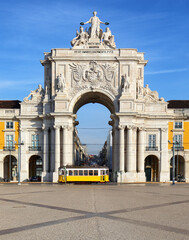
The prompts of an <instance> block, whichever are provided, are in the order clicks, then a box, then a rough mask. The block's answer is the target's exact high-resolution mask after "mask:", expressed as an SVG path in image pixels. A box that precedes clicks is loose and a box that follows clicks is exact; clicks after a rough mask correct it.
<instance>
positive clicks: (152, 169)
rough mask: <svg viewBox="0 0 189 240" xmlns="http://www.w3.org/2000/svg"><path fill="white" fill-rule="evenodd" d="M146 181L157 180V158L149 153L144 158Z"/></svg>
mask: <svg viewBox="0 0 189 240" xmlns="http://www.w3.org/2000/svg"><path fill="white" fill-rule="evenodd" d="M145 175H146V182H158V181H159V159H158V158H157V157H156V156H155V155H149V156H147V157H146V158H145Z"/></svg>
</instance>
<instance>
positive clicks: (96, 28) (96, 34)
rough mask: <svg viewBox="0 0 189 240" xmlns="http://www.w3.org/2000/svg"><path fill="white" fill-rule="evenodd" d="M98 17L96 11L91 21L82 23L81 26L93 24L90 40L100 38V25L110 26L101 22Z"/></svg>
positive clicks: (90, 30)
mask: <svg viewBox="0 0 189 240" xmlns="http://www.w3.org/2000/svg"><path fill="white" fill-rule="evenodd" d="M96 15H97V12H96V11H94V12H93V17H91V18H90V19H89V21H87V22H81V23H80V24H81V25H84V24H87V23H91V27H90V29H89V35H90V38H100V24H106V25H108V24H109V23H105V22H102V21H100V19H99V18H98V17H97V16H96Z"/></svg>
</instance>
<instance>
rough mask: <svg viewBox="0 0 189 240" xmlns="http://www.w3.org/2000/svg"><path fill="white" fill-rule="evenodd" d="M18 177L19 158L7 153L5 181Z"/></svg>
mask: <svg viewBox="0 0 189 240" xmlns="http://www.w3.org/2000/svg"><path fill="white" fill-rule="evenodd" d="M16 177H17V159H16V157H15V156H13V155H7V156H5V158H4V179H5V181H13V180H14V181H16Z"/></svg>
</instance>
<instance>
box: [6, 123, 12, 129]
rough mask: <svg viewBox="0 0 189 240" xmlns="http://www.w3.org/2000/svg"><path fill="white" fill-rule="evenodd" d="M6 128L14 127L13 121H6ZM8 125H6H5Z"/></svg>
mask: <svg viewBox="0 0 189 240" xmlns="http://www.w3.org/2000/svg"><path fill="white" fill-rule="evenodd" d="M5 124H6V126H5V128H6V129H14V122H13V121H6V123H5ZM7 125H8V126H7ZM9 125H12V127H10V126H9Z"/></svg>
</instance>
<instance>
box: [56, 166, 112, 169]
mask: <svg viewBox="0 0 189 240" xmlns="http://www.w3.org/2000/svg"><path fill="white" fill-rule="evenodd" d="M60 168H62V169H63V168H66V169H68V168H78V169H84V168H87V169H96V168H106V169H108V167H106V166H63V167H60ZM60 168H59V169H60Z"/></svg>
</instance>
